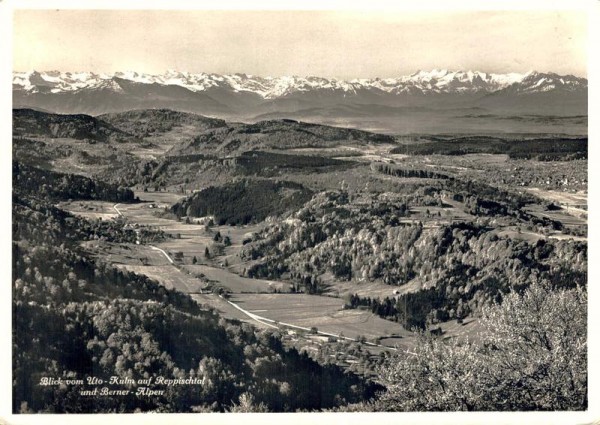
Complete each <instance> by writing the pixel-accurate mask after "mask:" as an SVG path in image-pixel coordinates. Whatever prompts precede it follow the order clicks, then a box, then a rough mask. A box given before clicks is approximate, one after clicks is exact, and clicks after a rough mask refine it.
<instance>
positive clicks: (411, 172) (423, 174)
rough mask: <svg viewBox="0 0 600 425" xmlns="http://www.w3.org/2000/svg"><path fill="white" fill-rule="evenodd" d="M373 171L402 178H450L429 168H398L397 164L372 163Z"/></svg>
mask: <svg viewBox="0 0 600 425" xmlns="http://www.w3.org/2000/svg"><path fill="white" fill-rule="evenodd" d="M371 168H372V169H373V170H374V171H378V172H380V173H383V174H387V175H389V176H395V177H402V178H417V179H442V180H445V179H448V178H450V177H449V176H448V175H446V174H440V173H436V172H434V171H431V170H423V169H407V168H400V167H398V166H394V165H390V164H381V163H374V164H372V165H371Z"/></svg>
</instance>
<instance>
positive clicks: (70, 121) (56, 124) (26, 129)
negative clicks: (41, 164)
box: [13, 109, 136, 142]
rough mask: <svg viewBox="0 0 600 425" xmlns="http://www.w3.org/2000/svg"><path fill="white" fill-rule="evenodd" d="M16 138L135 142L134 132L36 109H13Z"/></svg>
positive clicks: (101, 122)
mask: <svg viewBox="0 0 600 425" xmlns="http://www.w3.org/2000/svg"><path fill="white" fill-rule="evenodd" d="M13 135H14V136H44V137H50V138H69V139H77V140H88V141H94V142H124V141H128V140H132V139H135V138H136V137H135V136H133V135H132V134H130V133H127V132H125V131H123V130H120V129H118V128H116V127H113V126H112V125H110V124H109V123H107V122H105V121H103V120H101V119H97V118H94V117H91V116H89V115H84V114H77V115H59V114H51V113H45V112H40V111H35V110H32V109H14V110H13Z"/></svg>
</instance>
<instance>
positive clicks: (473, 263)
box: [241, 192, 587, 329]
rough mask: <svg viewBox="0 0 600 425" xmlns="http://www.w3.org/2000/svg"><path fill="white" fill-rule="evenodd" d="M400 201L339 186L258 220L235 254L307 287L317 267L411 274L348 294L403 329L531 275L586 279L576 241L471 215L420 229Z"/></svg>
mask: <svg viewBox="0 0 600 425" xmlns="http://www.w3.org/2000/svg"><path fill="white" fill-rule="evenodd" d="M408 208H409V207H408V205H407V204H406V203H405V204H398V203H397V201H396V202H393V201H390V202H389V203H385V202H382V203H379V204H376V205H374V204H371V205H364V206H363V207H362V208H357V207H356V203H354V204H352V203H350V202H349V198H348V195H347V194H345V193H343V192H338V193H329V194H325V195H324V194H321V195H319V196H317V197H315V198H314V199H313V200H312V201H311V202H310V203H308V204H307V205H306V206H304V207H303V208H302V209H300V210H299V211H298V212H297V213H296V214H295V215H294V219H293V220H288V221H286V222H285V223H278V224H273V225H271V226H269V227H267V228H266V229H265V230H263V232H262V233H260V234H259V235H258V236H257V237H256V238H255V241H254V242H252V243H250V244H248V245H246V246H245V247H244V249H243V251H242V253H241V255H242V257H243V258H246V259H250V260H255V263H254V264H253V265H252V266H251V267H249V268H248V269H247V274H248V276H250V277H262V278H270V279H278V278H286V279H289V280H291V281H292V282H296V283H297V284H298V286H299V287H304V288H305V290H307V291H309V292H322V291H324V290H325V289H326V288H324V287H320V286H319V284H318V282H319V281H320V277H321V276H322V275H323V274H325V273H331V274H332V275H333V276H335V277H336V278H337V279H341V280H348V281H350V280H352V281H354V282H358V283H360V282H369V281H381V282H383V283H385V284H388V285H392V286H400V287H401V286H403V285H406V284H408V283H410V282H415V281H416V282H418V286H419V288H420V289H419V290H418V291H417V292H414V293H407V294H405V295H401V296H399V297H395V298H392V297H388V298H386V299H383V300H379V299H376V300H375V299H374V300H371V299H360V298H358V297H355V298H352V300H351V301H350V302H349V303H348V307H358V306H367V307H368V308H370V309H372V311H373V312H374V313H377V314H378V315H380V316H382V317H385V318H388V319H391V320H396V321H399V322H401V323H402V324H404V326H405V327H407V328H408V329H410V328H412V327H414V326H417V327H421V328H424V327H425V326H426V325H427V324H435V323H438V322H441V321H447V320H449V319H462V318H465V317H467V316H469V315H470V314H479V313H480V311H481V308H482V307H483V306H486V305H489V304H490V303H493V302H499V301H501V300H502V296H503V294H505V293H507V292H508V291H510V290H523V289H524V288H526V287H528V286H530V285H533V284H536V283H537V282H547V283H550V284H552V285H553V286H555V287H565V286H568V287H572V286H576V285H585V284H586V282H587V244H585V243H582V242H573V241H564V240H562V241H559V240H552V239H546V240H542V239H541V240H539V241H538V242H536V243H529V242H526V241H522V240H521V241H520V240H516V239H512V238H506V237H499V236H498V234H497V232H496V231H495V230H494V229H493V228H487V227H484V226H481V225H476V224H471V223H460V224H451V225H441V226H436V227H431V228H426V227H424V226H423V225H422V224H421V223H411V222H406V221H404V222H403V217H404V216H406V215H407V212H408ZM390 292H391V290H390Z"/></svg>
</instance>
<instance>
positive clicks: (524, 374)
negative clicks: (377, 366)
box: [370, 284, 587, 411]
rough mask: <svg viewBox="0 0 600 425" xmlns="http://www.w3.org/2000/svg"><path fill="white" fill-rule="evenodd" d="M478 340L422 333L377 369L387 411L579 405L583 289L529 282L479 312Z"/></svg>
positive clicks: (583, 384) (583, 371) (378, 406)
mask: <svg viewBox="0 0 600 425" xmlns="http://www.w3.org/2000/svg"><path fill="white" fill-rule="evenodd" d="M482 324H483V328H484V331H482V332H481V334H480V335H479V338H478V340H477V341H476V342H470V341H468V340H466V339H463V340H461V339H456V340H451V341H444V340H442V339H438V338H434V337H431V336H427V335H426V334H421V335H420V336H419V338H418V342H417V344H416V347H415V349H414V351H413V354H412V355H410V354H399V355H398V356H397V357H396V359H395V360H396V361H395V362H392V363H391V365H388V366H385V367H383V368H382V369H381V370H380V373H381V377H382V379H383V381H384V383H385V384H386V387H387V391H386V392H385V393H383V394H382V395H381V396H380V397H379V398H378V399H377V401H375V402H374V404H372V405H371V406H370V408H372V409H374V410H385V411H440V410H444V411H453V410H584V409H586V408H587V292H586V289H585V288H583V287H577V288H574V289H559V290H555V289H552V288H550V287H549V286H547V285H542V284H537V285H532V286H531V287H530V288H529V289H528V290H526V291H525V292H524V293H523V294H518V293H516V292H512V293H509V294H508V295H506V296H505V297H504V300H503V302H502V304H500V305H494V306H492V307H489V308H487V309H484V313H483V318H482Z"/></svg>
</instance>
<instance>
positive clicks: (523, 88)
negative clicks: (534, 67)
mask: <svg viewBox="0 0 600 425" xmlns="http://www.w3.org/2000/svg"><path fill="white" fill-rule="evenodd" d="M122 80H125V81H129V82H133V83H139V84H159V85H162V86H179V87H182V88H185V89H187V90H189V91H191V92H195V93H197V92H210V91H212V90H215V89H226V90H229V91H232V92H234V93H240V92H245V93H253V94H257V95H259V96H260V97H261V98H263V99H277V98H281V97H285V96H288V95H292V94H294V93H302V92H310V91H334V92H342V93H346V94H348V95H356V94H358V93H359V92H361V91H365V90H367V91H369V90H374V91H381V92H383V93H388V94H395V95H402V94H408V95H415V94H425V95H427V94H443V93H450V94H474V93H492V92H495V91H498V90H503V89H507V88H509V87H511V86H512V87H514V88H515V90H517V91H518V92H522V93H528V92H546V91H551V90H567V91H576V90H581V89H587V80H586V79H584V78H578V77H574V76H572V75H567V76H560V75H557V74H554V73H538V72H535V71H531V72H528V73H525V74H519V73H508V74H490V73H485V72H479V71H449V70H446V69H434V70H432V71H418V72H416V73H414V74H412V75H408V76H402V77H398V78H385V79H381V78H373V79H353V80H347V81H346V80H338V79H327V78H320V77H297V76H291V77H257V76H252V75H246V74H228V75H219V74H205V73H199V74H192V73H189V72H178V71H172V70H171V71H167V72H166V73H164V74H141V73H137V72H133V71H128V72H116V73H114V74H112V75H109V74H96V73H93V72H59V71H47V72H37V71H30V72H15V73H14V74H13V89H14V90H23V91H25V92H27V93H29V94H33V93H54V94H58V93H68V92H76V91H79V90H98V89H110V90H114V91H115V92H120V91H124V90H125V89H124V88H123V87H122V86H121V84H120V83H119V82H120V81H122ZM515 85H516V86H515Z"/></svg>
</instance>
